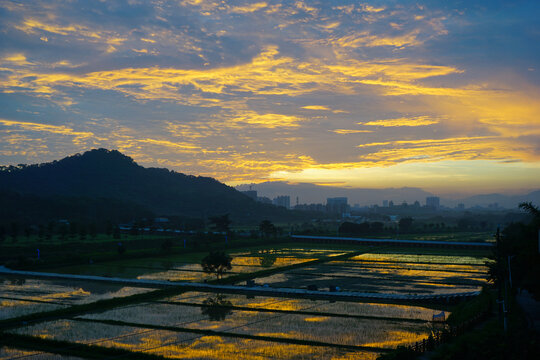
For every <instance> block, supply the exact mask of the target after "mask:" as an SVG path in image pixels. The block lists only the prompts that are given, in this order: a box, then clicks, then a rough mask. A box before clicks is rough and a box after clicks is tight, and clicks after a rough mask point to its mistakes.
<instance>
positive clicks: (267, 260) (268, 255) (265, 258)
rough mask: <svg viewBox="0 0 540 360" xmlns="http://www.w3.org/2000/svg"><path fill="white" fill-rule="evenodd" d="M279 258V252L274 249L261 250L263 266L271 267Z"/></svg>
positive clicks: (260, 259) (260, 256)
mask: <svg viewBox="0 0 540 360" xmlns="http://www.w3.org/2000/svg"><path fill="white" fill-rule="evenodd" d="M276 260H277V254H276V253H275V252H274V251H272V250H266V251H264V250H263V251H260V252H259V262H260V263H261V266H262V267H271V266H272V265H274V264H275V262H276Z"/></svg>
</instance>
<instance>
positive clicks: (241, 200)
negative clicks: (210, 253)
mask: <svg viewBox="0 0 540 360" xmlns="http://www.w3.org/2000/svg"><path fill="white" fill-rule="evenodd" d="M0 189H2V190H3V191H11V192H16V193H19V194H22V195H28V194H32V195H36V196H42V197H47V196H64V197H65V196H68V197H85V198H110V199H117V200H120V201H124V202H129V203H134V204H138V205H140V206H142V207H144V208H146V209H149V210H151V211H152V212H154V213H156V214H166V215H182V216H190V217H197V218H203V217H208V216H214V215H221V214H225V213H230V214H231V216H233V217H236V218H243V219H251V218H262V217H272V216H278V215H285V214H284V212H287V211H286V210H285V209H278V208H276V207H274V206H271V205H265V204H260V203H257V202H255V201H253V200H252V199H250V198H249V197H247V196H245V195H244V194H242V193H240V192H238V191H237V190H235V189H234V188H232V187H229V186H227V185H225V184H222V183H220V182H219V181H217V180H215V179H213V178H209V177H201V176H192V175H185V174H182V173H177V172H174V171H170V170H167V169H162V168H144V167H142V166H139V165H138V164H137V163H136V162H135V161H133V159H131V158H130V157H128V156H126V155H124V154H122V153H120V152H119V151H116V150H107V149H97V150H91V151H87V152H85V153H83V154H77V155H73V156H69V157H66V158H64V159H62V160H58V161H53V162H50V163H44V164H38V165H28V166H22V167H5V166H4V167H2V171H0Z"/></svg>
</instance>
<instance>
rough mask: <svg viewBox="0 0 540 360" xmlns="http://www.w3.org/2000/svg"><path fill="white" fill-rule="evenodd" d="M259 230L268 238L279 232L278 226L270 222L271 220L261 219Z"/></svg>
mask: <svg viewBox="0 0 540 360" xmlns="http://www.w3.org/2000/svg"><path fill="white" fill-rule="evenodd" d="M259 230H260V231H261V233H262V234H263V236H264V237H265V238H266V239H268V238H269V237H270V235H274V236H275V235H276V233H277V230H276V227H275V226H274V224H272V223H271V222H270V220H263V221H261V223H260V224H259Z"/></svg>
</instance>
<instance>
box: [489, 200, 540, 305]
mask: <svg viewBox="0 0 540 360" xmlns="http://www.w3.org/2000/svg"><path fill="white" fill-rule="evenodd" d="M519 207H520V208H521V209H522V210H525V211H526V212H528V213H529V214H530V215H531V221H530V222H529V223H528V224H524V223H521V222H520V223H512V224H510V225H508V226H507V227H505V228H504V229H503V230H502V234H501V236H498V241H497V247H496V248H495V253H494V255H493V258H494V259H495V261H494V262H490V263H489V264H488V266H489V278H490V280H491V281H493V282H494V283H495V284H499V285H500V284H504V282H505V281H508V282H510V281H509V280H510V279H509V277H510V274H511V276H512V279H511V282H512V287H513V288H524V289H527V290H528V291H530V292H531V293H532V294H533V295H534V296H535V297H537V298H540V277H539V276H538V274H540V254H539V249H538V232H539V230H540V209H539V208H538V207H536V206H534V205H532V203H530V202H529V203H521V204H520V205H519Z"/></svg>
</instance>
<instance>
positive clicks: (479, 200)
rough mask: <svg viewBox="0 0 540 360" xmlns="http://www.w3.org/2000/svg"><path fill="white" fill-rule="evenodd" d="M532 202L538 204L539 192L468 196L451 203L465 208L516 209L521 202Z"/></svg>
mask: <svg viewBox="0 0 540 360" xmlns="http://www.w3.org/2000/svg"><path fill="white" fill-rule="evenodd" d="M529 201H531V202H533V203H534V204H540V190H536V191H532V192H529V193H527V194H521V195H504V194H481V195H474V196H469V197H466V198H463V199H460V200H457V201H453V202H452V203H456V204H457V203H462V204H465V206H467V207H471V206H484V207H485V206H489V205H493V204H497V205H498V206H499V207H504V208H509V209H511V208H516V207H517V206H518V205H519V204H520V203H522V202H529Z"/></svg>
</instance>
